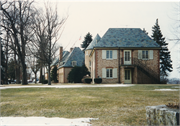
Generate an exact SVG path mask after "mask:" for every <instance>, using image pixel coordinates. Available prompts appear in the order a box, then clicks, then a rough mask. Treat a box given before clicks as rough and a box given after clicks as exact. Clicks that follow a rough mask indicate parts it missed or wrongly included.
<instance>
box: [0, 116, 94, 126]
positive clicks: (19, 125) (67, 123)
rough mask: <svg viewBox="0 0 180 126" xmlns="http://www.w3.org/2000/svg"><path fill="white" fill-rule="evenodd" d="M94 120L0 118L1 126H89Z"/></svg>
mask: <svg viewBox="0 0 180 126" xmlns="http://www.w3.org/2000/svg"><path fill="white" fill-rule="evenodd" d="M91 120H97V119H95V118H77V119H67V118H58V117H56V118H46V117H0V125H1V126H91V124H90V121H91Z"/></svg>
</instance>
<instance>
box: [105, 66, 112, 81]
mask: <svg viewBox="0 0 180 126" xmlns="http://www.w3.org/2000/svg"><path fill="white" fill-rule="evenodd" d="M107 69H109V77H107ZM110 70H112V77H110ZM106 79H113V68H106Z"/></svg>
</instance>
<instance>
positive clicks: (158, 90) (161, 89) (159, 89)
mask: <svg viewBox="0 0 180 126" xmlns="http://www.w3.org/2000/svg"><path fill="white" fill-rule="evenodd" d="M155 91H180V90H178V89H155Z"/></svg>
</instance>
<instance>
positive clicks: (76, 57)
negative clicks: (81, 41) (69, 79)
mask: <svg viewBox="0 0 180 126" xmlns="http://www.w3.org/2000/svg"><path fill="white" fill-rule="evenodd" d="M72 61H76V62H77V66H82V65H83V64H84V53H83V51H82V50H81V49H80V48H79V47H75V48H74V49H73V50H72V52H70V53H68V54H66V55H65V56H64V57H63V59H62V61H61V62H60V65H59V67H58V69H59V68H62V67H72Z"/></svg>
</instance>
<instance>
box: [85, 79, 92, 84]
mask: <svg viewBox="0 0 180 126" xmlns="http://www.w3.org/2000/svg"><path fill="white" fill-rule="evenodd" d="M84 82H85V83H88V84H90V83H91V82H92V79H91V78H85V79H84Z"/></svg>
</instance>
